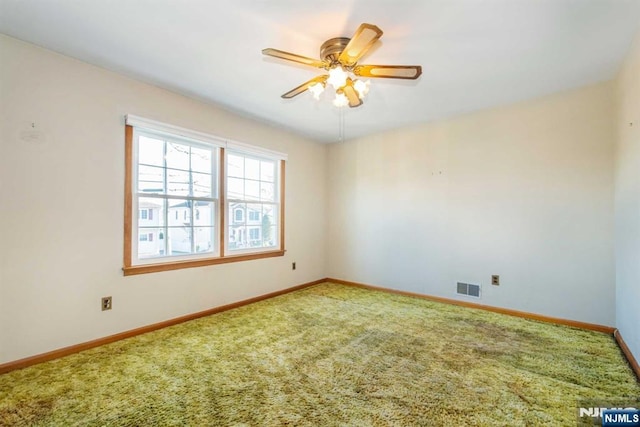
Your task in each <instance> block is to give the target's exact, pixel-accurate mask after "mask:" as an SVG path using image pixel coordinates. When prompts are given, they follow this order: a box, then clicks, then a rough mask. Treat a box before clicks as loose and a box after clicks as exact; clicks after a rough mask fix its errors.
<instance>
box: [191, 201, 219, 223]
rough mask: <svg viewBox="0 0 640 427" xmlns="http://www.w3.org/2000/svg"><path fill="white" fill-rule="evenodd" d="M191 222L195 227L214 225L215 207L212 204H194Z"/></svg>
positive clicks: (200, 202)
mask: <svg viewBox="0 0 640 427" xmlns="http://www.w3.org/2000/svg"><path fill="white" fill-rule="evenodd" d="M193 216H194V219H193V222H194V224H195V225H196V226H208V227H211V226H213V225H215V205H214V203H213V202H202V201H197V202H195V206H194V212H193Z"/></svg>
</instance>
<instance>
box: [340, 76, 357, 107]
mask: <svg viewBox="0 0 640 427" xmlns="http://www.w3.org/2000/svg"><path fill="white" fill-rule="evenodd" d="M352 83H353V82H349V83H347V85H346V86H345V87H343V88H342V93H344V94H345V96H346V97H347V99H348V100H349V107H351V108H353V107H359V106H361V105H362V100H361V99H360V97H359V96H358V92H356V90H355V89H354V88H353V85H352Z"/></svg>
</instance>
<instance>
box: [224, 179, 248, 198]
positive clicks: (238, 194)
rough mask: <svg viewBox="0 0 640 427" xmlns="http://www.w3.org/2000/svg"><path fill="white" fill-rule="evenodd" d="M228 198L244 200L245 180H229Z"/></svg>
mask: <svg viewBox="0 0 640 427" xmlns="http://www.w3.org/2000/svg"><path fill="white" fill-rule="evenodd" d="M227 198H228V199H244V180H243V179H239V178H228V179H227Z"/></svg>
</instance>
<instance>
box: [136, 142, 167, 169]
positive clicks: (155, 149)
mask: <svg viewBox="0 0 640 427" xmlns="http://www.w3.org/2000/svg"><path fill="white" fill-rule="evenodd" d="M138 163H140V164H145V165H155V166H164V141H163V140H161V139H155V138H149V137H148V136H143V135H140V137H139V138H138Z"/></svg>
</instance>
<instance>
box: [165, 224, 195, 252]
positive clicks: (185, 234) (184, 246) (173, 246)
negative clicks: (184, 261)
mask: <svg viewBox="0 0 640 427" xmlns="http://www.w3.org/2000/svg"><path fill="white" fill-rule="evenodd" d="M168 231H169V241H168V242H167V244H168V247H169V255H187V254H190V253H192V252H191V231H192V229H191V227H169V229H168Z"/></svg>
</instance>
